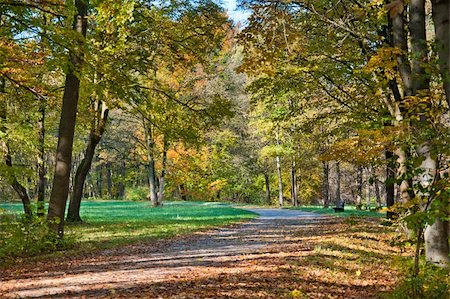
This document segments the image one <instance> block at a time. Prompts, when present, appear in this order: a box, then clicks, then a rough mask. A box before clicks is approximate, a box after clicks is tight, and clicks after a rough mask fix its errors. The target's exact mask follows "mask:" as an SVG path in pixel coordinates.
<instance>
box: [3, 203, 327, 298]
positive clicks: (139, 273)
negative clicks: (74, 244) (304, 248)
mask: <svg viewBox="0 0 450 299" xmlns="http://www.w3.org/2000/svg"><path fill="white" fill-rule="evenodd" d="M249 210H251V211H253V212H256V213H258V214H259V215H260V217H259V218H257V219H254V220H252V221H249V222H247V223H244V224H240V225H236V226H233V227H226V228H221V229H216V230H209V231H207V232H201V233H195V234H193V235H191V236H186V237H180V238H175V239H172V240H165V241H157V242H156V243H157V244H140V245H133V246H126V247H123V248H118V249H113V250H106V251H102V252H100V253H99V254H97V255H90V256H88V257H81V258H78V259H77V260H73V259H67V260H66V259H63V260H62V261H54V262H50V263H47V264H45V263H41V264H38V265H36V267H34V268H32V269H26V271H22V272H20V271H19V273H6V275H3V277H1V276H0V279H1V280H0V298H69V297H73V298H80V297H85V298H99V297H105V298H106V297H107V298H114V297H123V296H124V295H123V294H124V293H128V294H129V296H124V297H142V298H155V294H157V291H155V288H156V286H158V287H159V288H161V293H165V288H167V285H168V282H171V283H173V284H172V286H173V287H176V288H180V294H181V293H183V294H189V292H188V291H187V292H186V290H182V288H183V285H181V286H180V285H178V284H176V283H177V282H180V281H184V280H186V279H195V278H199V277H207V276H208V275H214V276H215V277H220V276H221V275H233V273H238V272H239V273H240V274H242V273H243V271H244V272H245V271H246V269H247V268H248V262H250V261H252V260H255V259H258V256H259V255H261V254H267V253H270V252H271V248H272V247H273V246H278V247H280V246H283V245H284V244H289V243H293V242H298V241H299V240H298V238H297V239H296V238H295V237H293V236H295V232H296V231H298V230H300V229H305V227H313V226H314V225H315V224H316V223H320V222H321V221H323V220H324V219H326V218H327V217H326V216H320V215H317V214H313V213H308V212H302V211H295V210H285V209H256V208H255V209H249ZM262 270H263V269H262ZM252 271H255V269H253V270H252ZM150 286H151V287H152V293H151V294H153V295H149V294H147V295H146V293H145V290H146V289H148V290H149V288H150ZM219 287H220V286H219ZM149 292H150V291H149ZM155 292H156V293H155ZM169 297H171V298H172V297H174V298H175V297H177V296H175V295H173V296H169ZM225 297H226V296H225ZM244 297H245V296H244ZM156 298H158V296H156ZM160 298H166V297H164V296H162V297H160ZM180 298H181V297H180ZM182 298H186V297H182Z"/></svg>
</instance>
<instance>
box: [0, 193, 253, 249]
mask: <svg viewBox="0 0 450 299" xmlns="http://www.w3.org/2000/svg"><path fill="white" fill-rule="evenodd" d="M0 208H2V209H5V210H7V211H11V212H15V213H21V212H22V205H21V204H19V203H8V204H0ZM80 212H81V218H82V219H83V220H84V223H82V224H67V225H66V236H67V237H68V238H71V237H74V238H75V239H76V240H77V245H76V248H75V251H77V252H90V251H93V250H98V249H106V248H111V247H115V246H119V245H125V244H131V243H135V242H139V241H146V240H152V239H161V238H169V237H174V236H177V235H181V234H188V233H191V232H194V231H198V230H202V229H207V228H211V227H217V226H223V225H228V224H232V223H236V222H240V221H243V220H249V219H252V218H255V217H256V214H254V213H252V212H249V211H245V210H241V209H236V208H233V207H231V206H229V205H227V204H223V203H211V202H166V203H165V205H164V206H163V207H158V208H154V207H152V206H151V205H150V203H148V202H127V201H85V202H82V204H81V210H80ZM1 225H2V224H1V223H0V226H1ZM3 225H5V224H3ZM0 237H2V238H4V237H5V236H1V233H0ZM0 258H1V257H0Z"/></svg>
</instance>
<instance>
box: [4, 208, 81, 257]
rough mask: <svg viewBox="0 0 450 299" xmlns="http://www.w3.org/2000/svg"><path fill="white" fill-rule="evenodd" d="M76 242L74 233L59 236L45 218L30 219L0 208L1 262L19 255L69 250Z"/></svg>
mask: <svg viewBox="0 0 450 299" xmlns="http://www.w3.org/2000/svg"><path fill="white" fill-rule="evenodd" d="M75 244H76V238H75V237H74V235H73V234H72V235H70V236H67V237H65V238H64V239H61V238H59V237H58V235H57V234H56V233H55V232H54V231H53V230H51V229H50V228H49V226H48V223H46V221H45V219H42V218H37V217H34V218H32V219H28V218H24V217H19V216H18V215H17V214H11V213H8V212H7V211H6V210H1V209H0V264H4V263H9V262H12V261H13V260H14V259H15V258H17V257H24V256H34V255H39V254H43V253H50V252H54V251H59V250H67V249H69V248H73V247H74V246H75Z"/></svg>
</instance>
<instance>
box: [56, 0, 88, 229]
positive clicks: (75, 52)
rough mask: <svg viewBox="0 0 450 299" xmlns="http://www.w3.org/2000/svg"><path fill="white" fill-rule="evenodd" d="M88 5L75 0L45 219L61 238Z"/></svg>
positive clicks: (82, 0)
mask: <svg viewBox="0 0 450 299" xmlns="http://www.w3.org/2000/svg"><path fill="white" fill-rule="evenodd" d="M88 7H89V2H87V1H84V0H75V8H76V13H75V15H74V18H73V25H72V30H73V31H74V33H75V37H74V38H73V40H74V42H75V47H74V48H73V49H71V50H70V52H69V66H68V70H67V74H66V80H65V85H64V95H63V104H62V111H61V120H60V124H59V135H58V146H57V149H56V164H55V174H54V177H53V187H52V192H51V195H50V202H49V207H48V215H47V219H48V221H49V222H50V225H51V226H52V227H53V228H54V230H55V231H57V232H58V234H59V235H60V236H61V237H62V236H63V235H64V214H65V208H66V200H67V195H68V194H69V179H70V169H71V167H72V149H73V136H74V130H75V122H76V116H77V106H78V97H79V90H80V79H79V77H78V76H79V75H80V72H81V68H82V65H83V56H84V53H83V51H84V50H83V41H84V38H85V37H86V30H87V13H88Z"/></svg>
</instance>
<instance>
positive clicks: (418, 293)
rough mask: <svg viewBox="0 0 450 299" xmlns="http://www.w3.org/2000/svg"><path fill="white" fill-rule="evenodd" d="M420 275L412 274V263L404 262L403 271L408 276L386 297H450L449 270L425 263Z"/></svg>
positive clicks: (420, 298) (395, 298) (429, 298)
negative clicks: (449, 294)
mask: <svg viewBox="0 0 450 299" xmlns="http://www.w3.org/2000/svg"><path fill="white" fill-rule="evenodd" d="M423 264H424V265H423V266H422V267H421V269H420V273H419V275H418V276H416V277H414V276H412V275H410V274H409V273H410V267H411V265H410V263H408V262H407V263H403V272H405V273H407V276H406V278H405V279H404V280H402V281H401V283H400V284H398V286H397V287H396V288H395V289H394V291H393V292H392V293H390V294H387V295H386V296H383V298H386V299H403V298H412V299H422V298H427V299H442V298H447V297H448V286H449V284H450V276H449V274H448V270H446V269H442V268H437V267H435V266H433V265H430V264H426V263H423Z"/></svg>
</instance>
